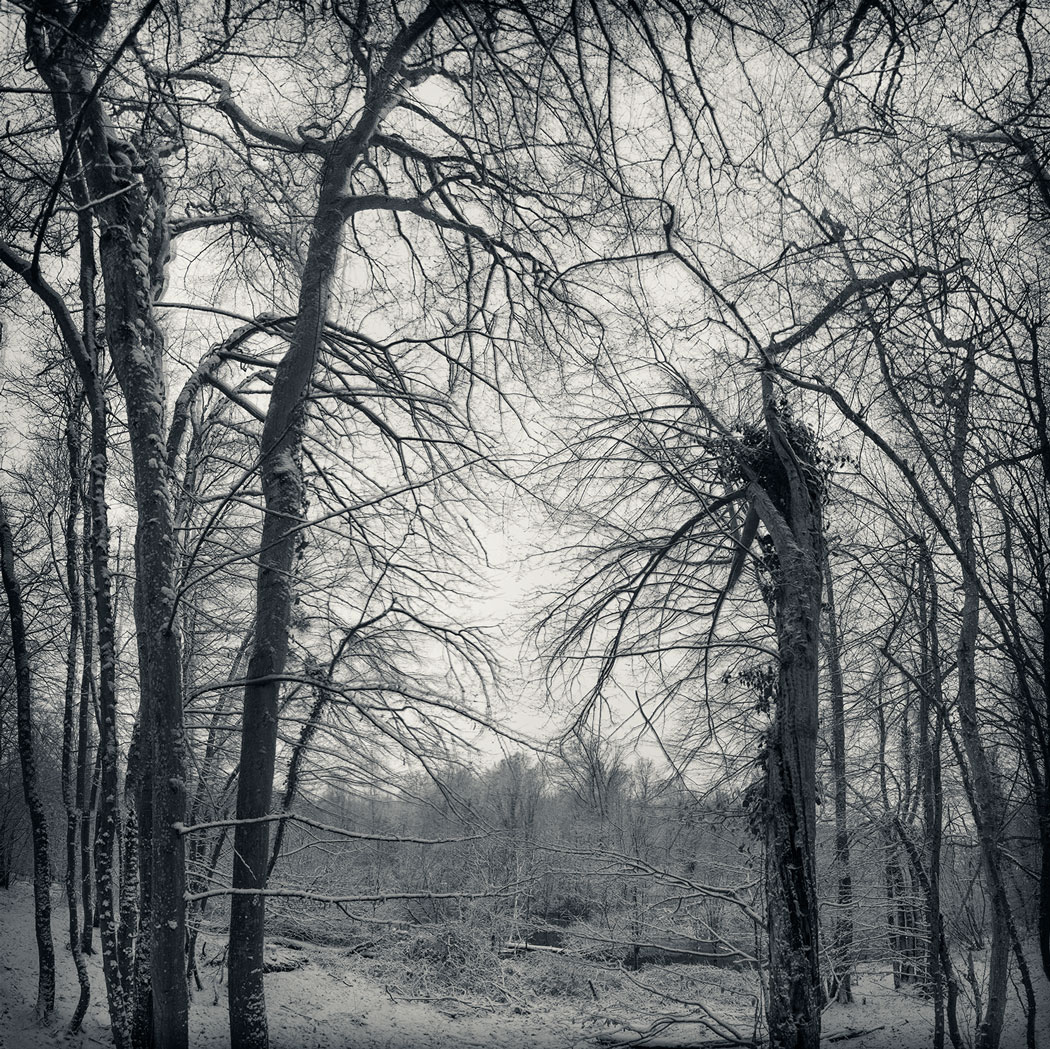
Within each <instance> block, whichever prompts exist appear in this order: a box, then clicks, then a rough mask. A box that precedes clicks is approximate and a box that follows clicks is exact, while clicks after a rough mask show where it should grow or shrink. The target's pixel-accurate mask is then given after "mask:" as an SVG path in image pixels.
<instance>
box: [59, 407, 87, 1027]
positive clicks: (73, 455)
mask: <svg viewBox="0 0 1050 1049" xmlns="http://www.w3.org/2000/svg"><path fill="white" fill-rule="evenodd" d="M79 414H80V401H79V398H78V399H76V400H75V401H74V403H73V404H71V405H70V408H69V417H68V418H67V419H66V452H67V454H68V456H69V489H68V496H67V504H68V505H67V511H66V529H65V540H66V590H67V592H68V595H69V643H68V645H67V647H66V687H65V703H64V705H63V708H62V802H63V804H64V805H65V809H66V878H65V882H66V905H67V907H68V909H69V950H70V953H71V954H72V955H73V964H74V966H75V967H76V970H77V982H78V983H79V984H80V998H79V999H78V1001H77V1006H76V1009H75V1010H74V1012H73V1018H72V1019H71V1020H70V1022H69V1033H70V1034H76V1033H77V1031H79V1030H80V1024H81V1022H82V1021H83V1019H84V1014H85V1013H86V1012H87V1008H88V1004H89V1002H90V1001H91V982H90V980H89V979H88V972H87V964H86V963H85V961H84V954H83V949H82V935H81V929H80V915H79V912H78V909H77V842H78V839H79V837H80V821H81V818H82V813H81V810H80V809H79V808H78V807H77V803H76V792H75V790H74V788H73V775H74V767H73V766H74V750H75V748H74V739H73V737H74V717H73V698H74V695H75V693H76V690H77V654H78V648H79V645H80V632H81V629H82V624H81V617H80V613H81V608H82V604H81V600H82V599H81V593H80V557H79V549H78V546H79V544H78V543H77V519H78V518H79V516H80V510H79V503H80V487H81V485H80V455H81V450H80V426H79V420H78V418H77V417H78V416H79Z"/></svg>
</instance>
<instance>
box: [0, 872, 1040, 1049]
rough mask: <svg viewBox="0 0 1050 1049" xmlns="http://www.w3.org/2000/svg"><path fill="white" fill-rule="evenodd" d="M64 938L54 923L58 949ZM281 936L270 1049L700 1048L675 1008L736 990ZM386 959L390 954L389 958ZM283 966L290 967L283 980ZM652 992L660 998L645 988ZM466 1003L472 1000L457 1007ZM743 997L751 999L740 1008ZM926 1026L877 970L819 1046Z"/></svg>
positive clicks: (899, 1044) (67, 978) (19, 900)
mask: <svg viewBox="0 0 1050 1049" xmlns="http://www.w3.org/2000/svg"><path fill="white" fill-rule="evenodd" d="M9 892H10V893H11V895H12V896H13V899H12V898H11V897H10V896H9V897H8V898H6V899H5V901H4V902H5V906H4V907H3V909H2V910H0V942H3V943H5V944H8V945H15V947H14V949H8V950H7V951H6V952H5V959H4V961H3V962H2V963H0V974H2V980H3V984H4V998H3V1004H0V1046H2V1047H5V1049H21V1047H24V1049H44V1047H49V1046H52V1045H54V1044H55V1042H56V1032H55V1031H54V1030H46V1029H42V1028H41V1027H40V1026H39V1025H38V1024H37V1023H36V1022H35V1019H34V1016H33V1003H34V997H35V994H36V987H35V981H36V971H35V960H34V958H33V956H32V939H31V929H32V921H33V918H32V894H31V892H30V891H29V886H27V885H24V884H18V885H16V886H15V888H14V889H13V890H9ZM56 902H58V900H57V893H56ZM60 936H61V929H60V925H59V919H58V918H57V917H56V925H55V937H56V941H57V940H58V939H59V937H60ZM277 941H278V942H277V943H275V944H273V949H272V952H271V954H270V957H269V959H268V961H269V964H270V965H272V966H273V971H271V972H269V973H268V975H267V982H266V993H267V1001H268V1003H270V1009H271V1010H272V1012H273V1016H274V1018H275V1023H274V1024H273V1027H272V1029H271V1034H270V1038H271V1045H273V1046H274V1047H275V1049H298V1047H301V1049H340V1047H343V1046H351V1045H352V1046H354V1047H355V1049H442V1047H444V1046H450V1045H456V1046H462V1047H465V1049H475V1047H477V1049H482V1047H487V1046H500V1047H504V1049H582V1047H584V1046H586V1047H591V1049H593V1047H595V1046H602V1045H604V1046H616V1045H637V1046H639V1049H642V1047H645V1046H650V1047H652V1046H661V1045H663V1046H676V1047H684V1046H690V1045H702V1044H704V1043H705V1042H709V1041H710V1040H711V1034H710V1031H709V1030H708V1029H707V1028H706V1027H705V1026H704V1025H703V1024H701V1023H698V1022H692V1023H690V1022H689V1020H687V1019H676V1020H675V1021H674V1022H669V1018H670V1016H672V1015H674V1014H678V1015H679V1016H687V1015H688V1011H686V1010H682V1008H681V1004H680V1003H681V999H682V998H683V997H691V996H693V995H695V994H698V993H699V994H702V995H704V997H705V998H706V999H707V1000H708V1001H712V1000H721V1001H722V1002H723V1003H724V1000H725V995H726V992H727V991H728V992H729V993H730V994H732V991H733V987H732V986H730V987H728V988H724V987H721V986H719V981H720V980H724V974H723V973H722V972H721V971H718V970H714V971H712V972H710V973H708V974H704V975H702V976H699V977H697V973H696V969H695V967H693V966H689V967H686V966H667V967H663V968H656V969H648V970H646V971H644V972H643V973H641V974H639V976H638V979H637V983H636V982H635V981H634V980H632V979H631V977H630V976H629V975H625V974H623V973H622V972H618V971H617V970H616V969H614V968H610V967H608V966H601V965H598V966H596V965H595V964H594V963H593V962H592V963H590V964H588V963H587V961H586V960H582V961H581V960H579V959H572V958H569V959H565V958H555V959H552V958H551V957H550V956H545V957H541V958H539V959H536V958H528V959H526V958H523V957H522V956H521V955H518V956H517V957H516V958H515V959H514V960H513V961H511V962H508V961H507V960H506V959H502V960H499V959H498V957H497V956H496V954H495V952H493V958H490V959H488V962H487V965H486V962H484V961H482V962H481V965H480V966H479V965H477V964H476V963H475V964H474V965H472V966H470V967H445V966H440V965H438V966H425V965H423V966H421V965H420V964H419V961H418V958H416V959H413V958H411V957H406V956H405V953H404V952H399V951H397V950H396V949H394V950H390V949H389V947H388V948H387V951H380V952H379V953H378V954H377V955H374V956H373V957H372V958H369V957H366V956H365V955H362V954H361V953H360V952H359V951H354V952H353V953H348V951H347V949H346V948H339V947H333V946H321V945H317V944H310V943H304V942H302V941H297V940H293V939H289V938H285V937H278V938H277ZM388 951H389V954H390V955H392V957H389V958H384V956H385V955H386V954H387V952H388ZM983 961H984V959H983V958H982V959H979V960H978V964H979V965H980V964H981V963H982V962H983ZM285 965H288V966H289V968H288V969H287V971H280V970H281V969H282V968H283V966H285ZM291 966H294V967H291ZM202 968H203V970H204V972H205V975H206V976H207V980H206V982H205V983H204V986H203V987H202V989H201V990H200V991H198V992H197V993H196V994H194V996H193V999H192V1001H191V1005H190V1011H189V1029H190V1044H191V1045H195V1046H202V1047H205V1049H218V1047H221V1046H224V1045H228V1044H229V1032H228V1030H227V1022H226V1016H225V1011H224V1009H223V1007H222V1006H223V997H224V994H225V989H224V988H223V987H222V984H221V972H220V971H219V968H218V966H217V965H215V964H212V965H207V964H205V965H202ZM464 968H466V969H467V970H468V972H469V975H468V974H467V972H465V971H464ZM479 968H482V969H486V970H487V971H486V972H485V973H484V976H485V977H487V979H484V978H482V979H478V975H479V974H478V972H477V970H478V969H479ZM91 969H92V970H93V971H92V974H91V975H92V979H93V980H95V979H101V973H100V972H99V967H98V965H97V957H96V958H94V959H92V965H91ZM471 977H473V980H471ZM421 984H422V986H421ZM650 987H652V988H655V991H653V992H650V991H649V990H648V988H650ZM737 989H738V990H743V988H740V987H739V986H738V988H737ZM749 990H752V989H749ZM465 995H469V996H471V997H472V998H473V999H474V1000H473V1001H472V1002H471V1001H465V1000H464V997H463V996H465ZM667 996H670V997H671V1001H674V1000H675V999H677V1003H676V1004H675V1005H674V1006H673V1009H670V1010H669V1001H668V997H667ZM76 998H77V984H76V977H75V973H74V970H73V968H72V965H70V964H66V965H64V966H60V970H59V974H58V984H57V1001H58V1003H59V1005H60V1006H61V1005H63V1004H64V1005H65V1006H66V1007H67V1008H69V1007H71V1006H72V1004H73V1003H74V1002H75V1001H76ZM745 998H746V993H745V995H742V997H741V1001H742V1002H743V1001H745ZM1044 1001H1045V997H1044ZM745 1011H746V1010H745ZM738 1012H739V1010H738ZM738 1018H739V1019H740V1020H742V1021H745V1020H747V1019H748V1018H747V1017H746V1015H740V1016H738ZM932 1021H933V1015H932V1008H931V1006H930V1003H929V1001H928V1000H926V999H924V997H923V996H922V995H921V994H918V993H916V992H909V991H908V990H905V991H903V992H899V991H897V992H895V991H894V990H893V981H892V977H890V976H889V975H888V974H886V973H885V972H883V973H882V974H879V973H877V972H872V973H869V974H866V975H865V976H864V977H863V978H862V979H861V980H860V981H859V982H858V988H857V1001H856V1003H855V1007H854V1005H850V1006H841V1005H838V1004H837V1003H832V1004H831V1005H830V1006H829V1007H828V1009H827V1010H826V1012H825V1014H824V1028H825V1031H824V1037H825V1041H826V1042H827V1044H829V1045H841V1046H844V1047H847V1049H848V1047H852V1049H926V1047H928V1046H929V1045H930V1043H931V1040H932V1033H933V1023H932ZM744 1026H745V1027H746V1026H747V1024H746V1023H745V1025H744ZM108 1027H109V1019H108V1016H107V1014H106V1010H105V1006H104V1003H101V1002H96V1003H95V1004H94V1005H93V1006H92V1008H91V1009H90V1010H89V1012H88V1014H87V1016H86V1017H85V1020H84V1027H83V1030H82V1032H81V1034H80V1035H79V1036H76V1037H74V1038H71V1039H68V1040H67V1039H63V1042H64V1044H70V1045H83V1046H91V1045H108V1044H109V1040H108ZM649 1032H652V1034H650V1035H649V1037H645V1036H646V1035H647V1034H649ZM1001 1045H1002V1046H1003V1049H1014V1047H1020V1046H1023V1045H1024V1022H1023V1016H1022V1013H1021V1010H1020V1009H1019V1008H1016V1005H1015V1006H1014V1007H1013V1008H1011V1010H1010V1013H1009V1015H1008V1018H1007V1024H1006V1028H1005V1031H1004V1035H1003V1039H1002V1042H1001Z"/></svg>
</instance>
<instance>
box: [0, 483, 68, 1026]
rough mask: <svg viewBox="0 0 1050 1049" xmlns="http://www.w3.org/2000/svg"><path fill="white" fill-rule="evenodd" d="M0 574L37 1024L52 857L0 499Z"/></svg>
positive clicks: (45, 970) (47, 953) (51, 963)
mask: <svg viewBox="0 0 1050 1049" xmlns="http://www.w3.org/2000/svg"><path fill="white" fill-rule="evenodd" d="M0 574H2V575H3V584H4V592H5V594H6V595H7V609H8V623H9V625H10V628H11V649H12V652H13V654H14V663H15V690H16V698H17V707H18V757H19V759H20V761H21V763H22V789H23V792H24V793H25V799H26V806H27V807H28V809H29V821H30V825H31V827H32V831H33V914H34V919H35V925H36V948H37V960H38V980H37V995H36V1017H37V1020H39V1021H40V1023H42V1024H47V1023H49V1022H50V1020H51V1014H52V1012H53V1011H54V1008H55V946H54V943H53V942H52V940H51V857H50V853H49V850H48V839H47V810H46V809H45V808H44V802H43V799H42V798H41V797H40V788H39V785H38V783H37V775H36V750H35V747H34V743H33V714H32V689H33V684H32V675H31V670H30V666H29V648H28V644H27V641H26V626H25V615H24V613H23V611H22V589H21V586H20V584H19V581H18V576H17V575H16V573H15V547H14V538H13V536H12V534H11V524H10V522H9V521H8V517H7V507H6V506H5V505H4V501H3V499H2V498H0Z"/></svg>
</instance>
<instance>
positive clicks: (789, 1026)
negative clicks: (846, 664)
mask: <svg viewBox="0 0 1050 1049" xmlns="http://www.w3.org/2000/svg"><path fill="white" fill-rule="evenodd" d="M762 394H763V405H764V408H763V415H764V421H765V426H766V431H767V433H768V434H769V444H770V451H771V454H772V455H775V460H776V462H777V463H779V475H780V477H779V481H780V487H781V491H780V492H779V493H773V492H770V491H767V490H766V488H765V487H763V486H762V485H761V484H759V483H758V481H757V480H756V479H751V481H750V483H749V486H748V491H749V494H750V497H751V501H752V505H753V506H754V507H755V508H756V509H757V511H758V514H759V517H760V518H761V520H762V522H763V524H765V526H766V528H767V530H768V531H769V534H770V536H771V538H772V540H773V545H774V549H775V551H776V566H775V569H774V574H775V578H774V589H773V612H774V621H775V624H776V634H777V647H778V657H779V658H778V663H779V670H778V678H777V694H776V703H775V710H774V719H773V725H772V727H771V729H770V734H769V743H768V747H767V755H766V850H765V853H766V855H765V872H766V897H767V906H766V920H767V932H766V938H767V947H768V952H769V1005H768V1010H767V1014H768V1025H769V1044H770V1046H771V1047H772V1049H819V1045H820V1014H821V1007H822V1005H823V988H822V985H821V978H820V949H819V939H820V937H819V920H818V906H819V905H818V899H817V875H816V764H817V725H818V699H819V656H820V652H819V646H820V599H821V592H822V589H823V585H822V571H821V568H822V565H823V563H824V536H823V513H822V508H821V499H822V491H821V481H820V479H819V478H818V477H817V475H816V467H815V465H814V464H813V463H812V462H808V461H806V460H807V456H806V453H805V450H804V449H802V448H798V447H796V446H795V445H794V444H793V443H792V441H791V436H790V433H789V431H788V429H787V427H786V425H785V420H784V419H783V417H782V415H781V409H780V408H779V406H778V402H777V398H776V395H775V394H776V391H775V388H774V386H773V382H772V378H771V377H770V375H769V373H768V372H763V374H762ZM795 425H798V424H795Z"/></svg>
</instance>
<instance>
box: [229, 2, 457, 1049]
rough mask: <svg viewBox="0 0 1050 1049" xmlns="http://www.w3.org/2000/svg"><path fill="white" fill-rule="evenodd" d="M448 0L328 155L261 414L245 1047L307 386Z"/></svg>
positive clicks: (247, 771)
mask: <svg viewBox="0 0 1050 1049" xmlns="http://www.w3.org/2000/svg"><path fill="white" fill-rule="evenodd" d="M441 8H442V2H441V0H432V2H430V3H428V4H427V5H426V7H424V8H423V10H422V11H421V12H420V13H419V15H418V16H417V17H416V19H415V20H414V21H413V22H412V23H410V24H407V25H405V26H403V27H402V29H401V30H400V32H399V33H398V34H397V36H396V38H395V39H394V41H393V42H392V43H391V46H390V49H389V50H388V52H387V54H386V56H385V57H384V59H383V61H382V63H381V64H380V65H379V67H378V69H377V70H376V72H375V74H374V76H373V78H372V80H371V83H370V84H369V87H368V90H367V91H366V93H365V98H364V104H363V107H362V111H361V115H360V117H359V118H358V121H357V123H356V125H355V126H354V127H353V129H352V130H350V131H349V132H348V133H347V134H345V135H343V136H342V137H341V138H340V139H339V140H338V141H337V142H336V143H335V144H334V145H333V146H332V149H331V151H330V152H329V154H328V155H327V156H326V158H325V161H324V166H323V170H322V173H321V185H320V192H319V197H318V205H317V211H316V213H315V215H314V220H313V228H312V230H311V235H310V245H309V248H308V251H307V257H306V264H305V266H304V268H303V275H302V281H301V285H300V292H299V310H298V314H297V317H296V322H295V330H294V332H293V334H292V339H291V345H290V346H289V348H288V351H287V352H286V353H285V355H284V357H283V358H282V359H281V362H280V364H279V365H278V367H277V372H276V375H275V376H274V384H273V392H272V393H271V395H270V404H269V407H268V408H267V412H266V421H265V422H264V424H263V431H262V443H261V474H262V491H263V500H264V507H265V509H264V515H263V527H262V539H261V544H260V548H259V549H260V553H259V569H258V573H257V575H256V589H255V608H256V615H255V637H254V640H253V645H252V653H251V657H250V659H249V661H248V682H247V684H246V685H245V689H244V713H243V720H242V728H241V750H240V772H239V777H238V781H237V812H236V816H237V823H236V828H235V831H234V850H233V857H234V858H233V890H234V894H233V899H232V901H231V904H230V949H229V972H230V984H229V995H230V999H229V1000H230V1038H231V1042H232V1044H233V1045H235V1046H237V1047H238V1049H265V1047H266V1046H267V1045H268V1044H269V1032H268V1026H267V1020H266V997H265V993H264V989H263V945H264V938H265V922H266V908H265V897H264V895H263V894H262V893H261V892H259V891H258V890H260V889H263V888H265V886H266V876H267V869H268V861H269V851H270V850H269V844H270V830H269V824H268V823H267V822H266V821H265V819H263V818H262V817H265V816H267V815H269V813H270V806H271V802H272V799H273V778H274V763H275V759H276V753H277V704H278V693H279V690H280V680H281V675H282V674H283V673H284V669H285V663H286V661H287V657H288V644H289V631H290V623H291V612H292V585H291V584H292V568H293V563H294V560H295V549H296V541H297V538H298V536H299V534H300V531H301V521H302V517H303V498H304V487H303V470H302V462H301V457H302V439H303V425H304V421H305V406H306V395H307V393H308V390H309V387H310V383H311V381H312V379H313V375H314V370H315V368H316V366H317V361H318V359H319V356H320V351H321V338H322V334H323V332H324V326H325V323H326V320H327V316H328V306H329V301H330V299H331V294H332V285H333V282H334V280H335V277H336V274H337V268H338V261H339V255H340V248H341V244H342V237H343V227H344V225H345V223H346V221H347V219H348V217H349V216H350V215H351V214H353V212H354V211H355V210H359V208H360V207H364V206H366V205H365V204H360V205H359V204H358V203H357V202H355V199H354V198H353V197H352V196H349V195H348V193H347V181H348V178H349V174H350V172H351V170H352V169H353V166H354V165H355V164H356V163H357V162H358V160H359V159H360V158H361V156H362V155H363V154H364V152H365V151H366V150H367V148H368V146H369V144H370V142H371V141H372V138H373V136H374V134H375V132H376V130H377V128H378V127H379V123H380V121H381V120H382V118H383V115H384V114H385V113H386V112H387V110H388V109H389V107H390V106H391V104H392V103H393V101H394V100H395V98H396V96H397V93H398V91H399V90H400V86H401V85H400V76H401V70H402V66H403V63H404V60H405V58H406V56H407V55H408V53H409V51H410V50H411V49H412V48H413V47H414V46H415V44H416V43H417V42H418V41H419V40H420V39H421V38H422V37H424V36H425V35H426V34H427V33H428V32H429V31H430V29H431V28H433V26H434V25H435V23H436V22H437V20H438V18H439V16H440V13H441Z"/></svg>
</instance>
